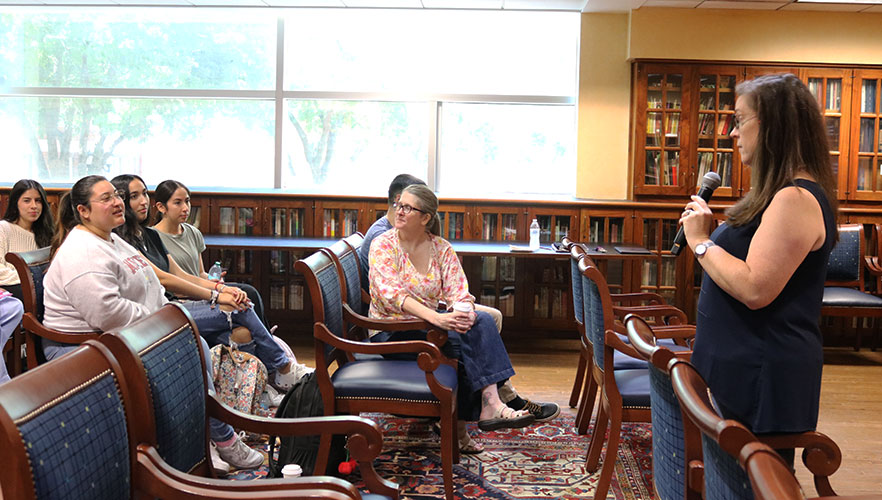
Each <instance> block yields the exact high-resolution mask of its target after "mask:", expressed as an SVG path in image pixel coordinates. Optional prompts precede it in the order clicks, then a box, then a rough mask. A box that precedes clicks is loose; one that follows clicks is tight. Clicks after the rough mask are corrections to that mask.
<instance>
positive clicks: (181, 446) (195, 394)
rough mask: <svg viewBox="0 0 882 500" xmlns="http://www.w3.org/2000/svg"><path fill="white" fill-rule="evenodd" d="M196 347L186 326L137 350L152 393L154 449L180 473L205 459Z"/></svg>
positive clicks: (202, 391)
mask: <svg viewBox="0 0 882 500" xmlns="http://www.w3.org/2000/svg"><path fill="white" fill-rule="evenodd" d="M199 349H200V346H199V345H198V344H197V342H196V338H195V337H194V335H193V331H192V330H191V329H190V328H189V327H186V328H183V329H181V330H180V331H178V332H176V333H174V334H172V335H170V336H168V337H165V338H164V339H163V340H162V341H160V342H158V343H156V344H154V345H152V346H150V347H148V348H147V349H145V350H144V351H142V352H141V353H139V354H140V356H141V361H142V363H144V368H145V369H146V370H147V378H148V379H149V381H150V392H151V393H152V396H153V412H154V415H155V416H156V442H157V445H158V446H157V447H156V448H157V451H159V455H160V456H161V457H162V458H163V460H165V461H166V462H167V463H168V464H169V465H171V466H172V467H174V468H175V469H177V470H179V471H183V472H189V471H190V470H192V469H193V467H195V466H196V465H198V464H199V463H200V462H202V461H203V460H205V432H206V431H205V380H204V378H203V372H202V364H201V363H200V362H199Z"/></svg>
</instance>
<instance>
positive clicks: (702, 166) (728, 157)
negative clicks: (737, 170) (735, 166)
mask: <svg viewBox="0 0 882 500" xmlns="http://www.w3.org/2000/svg"><path fill="white" fill-rule="evenodd" d="M708 172H716V173H718V174H720V178H721V179H722V184H720V185H721V186H727V187H728V186H731V185H732V153H725V152H724V153H717V168H716V169H714V153H713V152H710V151H702V152H699V153H698V174H697V175H696V177H695V178H696V185H697V186H700V185H701V179H702V178H703V177H704V175H705V174H706V173H708Z"/></svg>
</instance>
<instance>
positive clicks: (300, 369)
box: [273, 363, 315, 392]
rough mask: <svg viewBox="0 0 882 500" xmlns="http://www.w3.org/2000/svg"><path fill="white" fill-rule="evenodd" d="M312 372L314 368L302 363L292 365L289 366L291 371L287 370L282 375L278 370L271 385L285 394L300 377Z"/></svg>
mask: <svg viewBox="0 0 882 500" xmlns="http://www.w3.org/2000/svg"><path fill="white" fill-rule="evenodd" d="M314 371H315V368H310V367H308V366H306V365H304V364H303V363H294V364H293V365H292V366H291V369H290V370H288V373H282V372H280V371H278V370H277V371H276V375H275V377H274V380H273V385H274V386H276V387H277V388H279V389H281V390H283V391H285V392H288V391H289V390H290V389H291V388H292V387H294V384H296V383H297V381H298V380H300V378H301V377H303V376H304V375H306V374H307V373H312V372H314Z"/></svg>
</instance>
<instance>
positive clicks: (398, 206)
mask: <svg viewBox="0 0 882 500" xmlns="http://www.w3.org/2000/svg"><path fill="white" fill-rule="evenodd" d="M392 207H393V208H395V211H396V212H401V213H403V214H404V215H407V214H409V213H410V212H411V210H416V211H417V212H420V213H422V214H427V213H428V212H426V211H425V210H420V209H419V208H417V207H412V206H410V205H408V204H406V203H393V204H392Z"/></svg>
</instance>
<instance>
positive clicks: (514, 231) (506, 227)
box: [481, 214, 518, 241]
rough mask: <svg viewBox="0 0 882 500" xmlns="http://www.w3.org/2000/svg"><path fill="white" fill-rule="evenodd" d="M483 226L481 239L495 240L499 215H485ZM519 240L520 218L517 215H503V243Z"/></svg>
mask: <svg viewBox="0 0 882 500" xmlns="http://www.w3.org/2000/svg"><path fill="white" fill-rule="evenodd" d="M482 221H483V224H481V239H483V240H495V239H496V228H497V214H484V217H483V218H482ZM517 239H518V216H517V214H502V241H515V240H517Z"/></svg>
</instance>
